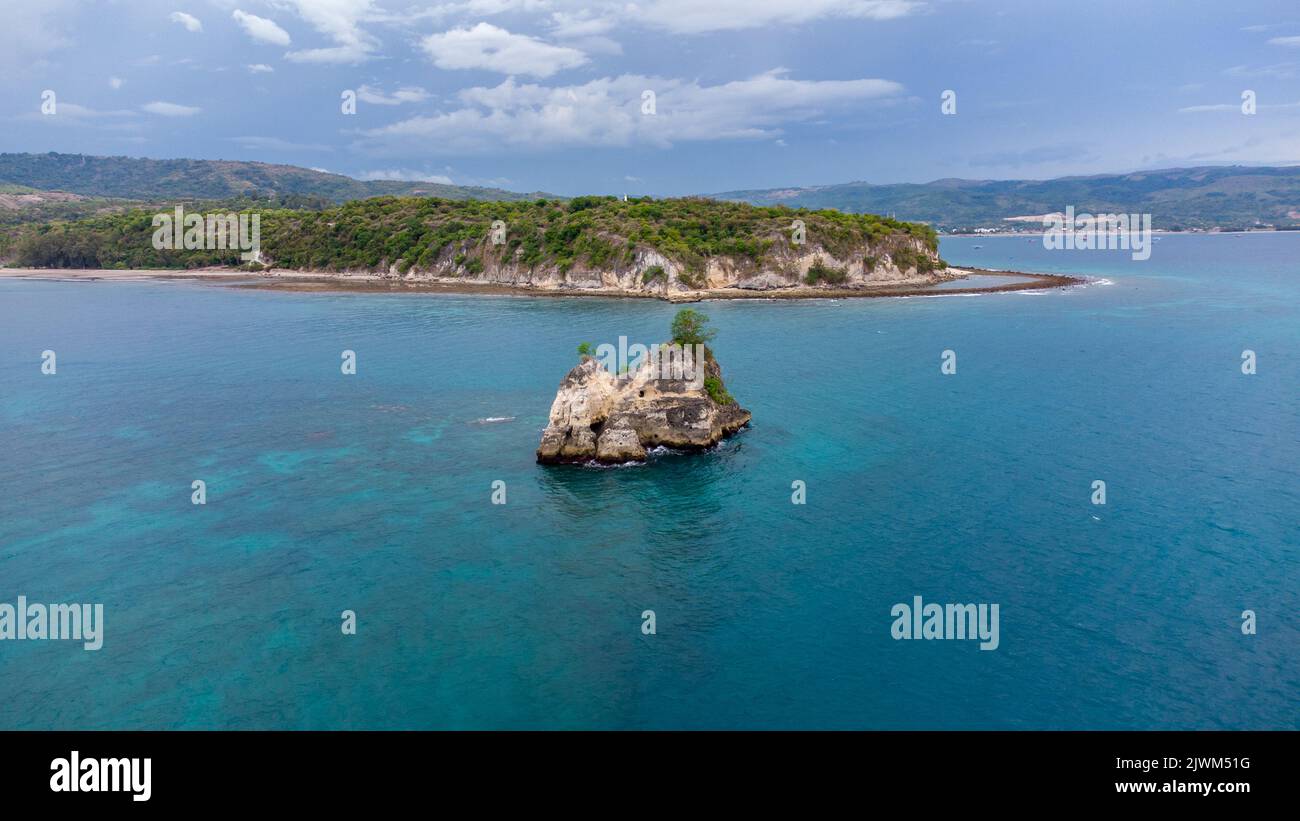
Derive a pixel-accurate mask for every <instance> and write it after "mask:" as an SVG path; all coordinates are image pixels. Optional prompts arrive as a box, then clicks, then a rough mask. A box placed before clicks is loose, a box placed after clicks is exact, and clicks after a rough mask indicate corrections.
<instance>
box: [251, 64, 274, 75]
mask: <svg viewBox="0 0 1300 821" xmlns="http://www.w3.org/2000/svg"><path fill="white" fill-rule="evenodd" d="M274 71H275V69H273V68H271V67H270V66H268V65H267V64H266V63H252V64H250V65H249V66H248V73H249V74H270V73H272V72H274Z"/></svg>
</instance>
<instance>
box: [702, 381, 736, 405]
mask: <svg viewBox="0 0 1300 821" xmlns="http://www.w3.org/2000/svg"><path fill="white" fill-rule="evenodd" d="M704 390H705V391H706V392H707V393H708V394H709V398H710V399H712V400H713V401H714V402H717V403H718V404H719V405H731V404H734V403H735V401H736V399H735V397H733V396H732V395H731V394H729V393H727V389H726V388H724V387H723V386H722V380H721V379H719V378H718V377H716V376H706V377H704Z"/></svg>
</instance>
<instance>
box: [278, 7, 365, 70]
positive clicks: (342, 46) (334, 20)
mask: <svg viewBox="0 0 1300 821" xmlns="http://www.w3.org/2000/svg"><path fill="white" fill-rule="evenodd" d="M284 2H286V3H287V4H288V5H289V6H291V7H292V8H293V9H294V11H295V12H297V14H298V16H299V17H301V18H302V19H303V20H304V21H305V22H306V23H307V24H308V25H310V26H311V27H312V28H313V29H315V30H316V31H317V32H319V33H320V34H323V35H325V36H326V37H328V38H330V39H331V40H333V41H334V43H335V45H333V46H331V47H328V48H313V49H304V50H301V51H291V52H289V53H288V54H286V55H285V57H286V58H288V59H290V60H293V61H294V62H298V63H360V62H363V61H365V60H368V59H370V56H371V52H373V51H374V50H375V49H376V48H378V47H379V41H378V40H376V39H375V38H374V37H373V36H372V35H370V34H369V33H368V32H366V31H365V30H364V29H362V28H361V23H362V22H363V21H366V20H371V19H376V20H377V19H383V14H382V13H381V12H380V11H379V10H378V9H376V8H375V7H374V3H373V2H372V0H284Z"/></svg>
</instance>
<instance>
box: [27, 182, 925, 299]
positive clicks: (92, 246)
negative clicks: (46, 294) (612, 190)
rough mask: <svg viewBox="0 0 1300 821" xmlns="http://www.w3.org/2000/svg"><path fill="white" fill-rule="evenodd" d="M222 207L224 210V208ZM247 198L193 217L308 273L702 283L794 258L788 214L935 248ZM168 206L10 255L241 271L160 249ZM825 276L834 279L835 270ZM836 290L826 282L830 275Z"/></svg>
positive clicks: (531, 213) (63, 225) (513, 210)
mask: <svg viewBox="0 0 1300 821" xmlns="http://www.w3.org/2000/svg"><path fill="white" fill-rule="evenodd" d="M223 205H224V206H229V207H222V206H223ZM266 205H270V206H273V207H266V206H263V204H262V203H261V202H259V201H254V200H249V199H237V200H230V201H227V202H226V203H224V204H220V205H219V204H217V203H193V204H190V205H188V206H187V208H186V210H187V212H198V213H205V214H206V213H218V212H219V213H229V212H230V211H232V210H239V211H243V212H249V213H256V214H259V215H260V226H261V247H262V252H263V255H264V256H265V257H266V258H267V259H268V260H269V262H270V263H271V264H273V265H275V266H277V267H283V268H289V269H298V270H316V271H326V272H330V271H336V272H337V271H387V270H389V268H390V267H391V268H394V269H395V270H396V271H397V272H398V273H406V272H408V271H410V270H412V269H414V270H416V271H419V272H427V271H432V270H434V269H437V270H438V271H439V272H440V273H443V274H448V273H454V274H455V275H464V276H473V275H475V274H479V273H481V272H482V271H484V270H485V269H487V268H490V267H495V266H500V265H515V266H519V267H521V268H524V269H537V268H539V267H544V266H554V267H555V269H557V270H559V271H561V272H568V271H570V270H571V269H573V268H575V267H582V268H584V269H586V270H609V269H611V268H615V267H618V266H620V265H622V266H630V265H631V263H632V260H633V259H634V258H635V255H636V253H637V250H638V249H646V250H654V251H656V252H658V253H659V254H662V255H663V256H665V257H667V258H668V259H671V260H673V261H674V264H675V265H676V266H677V267H678V268H679V269H680V270H681V273H680V274H679V278H680V279H681V281H682V282H684V283H686V284H687V285H688V286H690V287H697V288H698V287H702V286H703V285H704V272H705V270H706V269H707V267H708V264H709V262H710V261H711V260H714V259H717V258H724V259H725V260H726V262H727V264H729V265H733V266H736V267H737V268H740V269H742V271H744V270H747V271H752V272H758V271H760V270H763V269H770V268H773V267H776V266H777V263H779V262H780V260H779V259H778V255H780V256H781V257H783V258H786V259H788V257H789V255H790V254H792V253H797V249H794V248H792V247H791V246H790V245H789V236H790V233H789V229H790V225H791V223H792V222H793V220H794V219H796V218H797V219H799V220H802V221H803V222H804V224H805V226H806V228H807V237H808V242H809V244H810V245H811V246H812V247H816V248H820V249H822V250H824V251H825V252H826V253H828V254H830V255H833V256H835V257H837V258H840V259H845V258H848V257H849V256H852V255H855V254H857V253H861V252H862V249H863V248H864V247H870V248H873V249H879V250H878V253H893V252H894V249H895V248H896V247H900V246H907V247H910V246H911V244H912V243H913V242H914V241H916V240H917V239H920V240H921V242H922V243H923V244H924V245H926V246H927V247H929V248H931V249H934V248H936V247H937V237H936V235H935V234H934V232H933V231H932V230H930V229H929V228H928V227H926V226H923V225H914V224H910V223H903V222H898V221H896V220H892V219H888V218H885V217H878V216H874V215H871V214H843V213H840V212H838V211H805V210H792V209H788V208H784V207H776V208H758V207H754V206H750V205H744V204H741V203H732V202H718V201H715V200H705V199H694V198H687V199H673V200H655V199H650V198H641V199H630V200H626V201H624V200H619V199H616V198H614V197H594V196H593V197H576V198H574V199H572V200H568V201H556V200H548V199H538V200H516V201H509V202H505V201H484V200H447V199H434V198H415V197H404V198H402V197H375V198H372V199H368V200H359V201H354V202H348V203H344V204H343V205H340V206H336V207H332V208H326V209H323V210H314V209H311V208H308V207H294V206H296V205H302V203H300V202H297V201H295V200H289V201H286V202H283V203H281V202H276V203H267V204H266ZM171 210H172V209H171V208H170V207H158V206H153V207H150V208H148V209H134V210H129V211H123V212H110V213H104V214H99V215H96V216H93V217H90V218H88V219H84V220H80V221H75V222H62V221H55V222H50V223H47V224H42V225H33V226H27V227H25V228H24V229H23V230H22V231H21V232H20V233H19V234H18V235H17V236H16V237H15V238H14V240H13V247H12V252H11V253H10V254H9V255H8V256H9V257H10V258H12V259H13V260H14V261H16V263H17V264H19V265H24V266H33V267H55V268H60V267H62V268H68V267H90V268H196V267H204V266H213V265H227V266H236V265H238V264H239V251H238V250H211V251H203V250H188V251H182V250H156V249H154V248H153V245H152V241H151V240H152V236H153V232H154V228H153V225H152V218H153V215H154V214H155V213H158V212H165V213H170V212H171ZM497 220H500V221H502V222H504V223H505V225H506V240H505V242H504V243H501V244H494V243H493V242H492V236H491V230H492V224H493V223H494V222H495V221H497ZM642 276H643V280H644V281H646V282H650V281H656V280H659V279H661V278H662V279H664V280H666V279H667V273H666V272H665V271H664V268H663V267H662V266H652V267H650V268H649V269H648V270H646V271H645V272H644V273H643V275H642ZM831 276H833V274H832V275H831ZM830 281H833V280H830Z"/></svg>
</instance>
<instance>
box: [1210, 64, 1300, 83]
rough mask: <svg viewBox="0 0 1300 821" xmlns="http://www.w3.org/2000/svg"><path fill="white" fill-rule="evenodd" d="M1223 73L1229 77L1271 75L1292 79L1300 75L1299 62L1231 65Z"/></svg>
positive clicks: (1276, 77) (1280, 78)
mask: <svg viewBox="0 0 1300 821" xmlns="http://www.w3.org/2000/svg"><path fill="white" fill-rule="evenodd" d="M1223 73H1224V74H1226V75H1228V76H1229V77H1272V78H1274V79H1277V80H1293V79H1295V78H1296V77H1297V76H1300V63H1275V64H1273V65H1270V66H1259V67H1255V66H1232V67H1231V68H1229V69H1226V70H1225V71H1224V72H1223Z"/></svg>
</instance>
